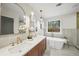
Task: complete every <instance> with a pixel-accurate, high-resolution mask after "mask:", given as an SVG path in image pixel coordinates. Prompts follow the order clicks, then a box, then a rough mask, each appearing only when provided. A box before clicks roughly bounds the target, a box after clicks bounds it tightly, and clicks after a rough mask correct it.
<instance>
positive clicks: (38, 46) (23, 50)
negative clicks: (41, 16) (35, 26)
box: [0, 36, 46, 56]
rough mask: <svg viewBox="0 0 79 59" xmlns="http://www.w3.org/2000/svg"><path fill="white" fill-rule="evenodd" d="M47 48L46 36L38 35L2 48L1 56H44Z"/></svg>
mask: <svg viewBox="0 0 79 59" xmlns="http://www.w3.org/2000/svg"><path fill="white" fill-rule="evenodd" d="M45 50H46V37H45V36H36V37H34V38H33V39H31V40H29V39H25V40H24V41H23V42H22V43H20V44H16V45H15V46H11V45H9V46H6V47H4V48H1V49H0V56H42V55H43V54H44V52H45Z"/></svg>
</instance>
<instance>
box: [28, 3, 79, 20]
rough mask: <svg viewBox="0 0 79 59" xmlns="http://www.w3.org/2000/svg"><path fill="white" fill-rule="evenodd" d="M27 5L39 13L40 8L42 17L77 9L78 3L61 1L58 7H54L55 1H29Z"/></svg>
mask: <svg viewBox="0 0 79 59" xmlns="http://www.w3.org/2000/svg"><path fill="white" fill-rule="evenodd" d="M29 5H30V6H31V7H32V8H33V9H34V10H35V11H36V12H37V13H38V14H40V10H43V12H42V15H43V17H44V18H49V17H53V16H58V15H63V14H67V13H71V12H74V11H76V10H77V9H79V4H78V3H62V5H61V6H58V7H56V5H57V3H30V4H29Z"/></svg>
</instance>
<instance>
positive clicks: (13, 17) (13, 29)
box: [0, 3, 26, 35]
mask: <svg viewBox="0 0 79 59" xmlns="http://www.w3.org/2000/svg"><path fill="white" fill-rule="evenodd" d="M25 15H26V14H25V12H24V10H23V9H22V7H21V6H20V5H19V4H14V3H2V4H1V15H0V17H1V19H0V34H1V35H5V34H16V33H25V32H26V18H25V17H24V16H25Z"/></svg>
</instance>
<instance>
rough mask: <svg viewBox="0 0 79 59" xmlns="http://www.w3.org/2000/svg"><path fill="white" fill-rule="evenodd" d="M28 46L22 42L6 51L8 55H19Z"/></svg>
mask: <svg viewBox="0 0 79 59" xmlns="http://www.w3.org/2000/svg"><path fill="white" fill-rule="evenodd" d="M26 46H27V47H26ZM28 46H29V44H27V43H25V42H23V43H20V44H18V45H17V46H13V47H11V48H9V49H8V51H9V52H10V53H21V52H23V51H25V50H26V49H27V48H28Z"/></svg>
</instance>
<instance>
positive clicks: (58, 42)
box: [47, 37, 67, 49]
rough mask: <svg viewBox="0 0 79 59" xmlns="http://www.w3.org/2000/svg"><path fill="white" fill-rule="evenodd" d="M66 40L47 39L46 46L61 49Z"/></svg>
mask: <svg viewBox="0 0 79 59" xmlns="http://www.w3.org/2000/svg"><path fill="white" fill-rule="evenodd" d="M64 43H67V40H66V39H64V38H56V37H47V46H48V47H51V48H55V49H62V48H63V46H64Z"/></svg>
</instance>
